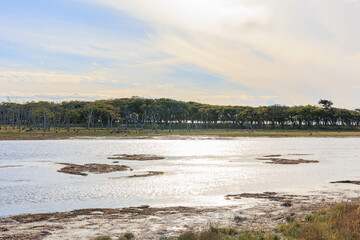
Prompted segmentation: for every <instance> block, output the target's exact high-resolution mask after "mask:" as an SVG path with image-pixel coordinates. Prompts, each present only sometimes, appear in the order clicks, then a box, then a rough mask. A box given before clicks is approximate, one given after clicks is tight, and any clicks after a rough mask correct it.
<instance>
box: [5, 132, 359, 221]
mask: <svg viewBox="0 0 360 240" xmlns="http://www.w3.org/2000/svg"><path fill="white" fill-rule="evenodd" d="M358 146H360V138H229V139H201V138H200V139H199V138H192V139H190V140H165V139H141V140H140V139H76V140H75V139H74V140H49V141H1V142H0V150H1V151H0V215H9V214H18V213H25V212H48V211H63V210H71V209H75V208H90V207H124V206H137V205H141V204H149V205H151V206H173V205H185V206H204V205H208V206H213V205H226V204H233V203H234V202H232V201H229V200H226V199H225V198H224V196H225V195H227V194H236V193H242V192H263V191H285V192H291V193H304V192H309V191H312V190H321V189H324V188H329V187H333V186H330V185H329V182H330V181H336V180H345V179H355V180H356V179H358V178H360V176H359V172H360V162H359V160H358V159H359V156H360V149H359V148H358ZM304 153H305V154H313V155H308V156H295V155H289V154H304ZM113 154H155V155H161V156H164V157H166V159H164V160H156V161H120V163H119V164H125V165H128V166H131V167H132V168H133V169H134V171H133V172H129V171H128V172H114V173H108V174H89V176H87V177H83V176H75V175H69V174H64V173H59V172H57V170H58V169H59V168H61V165H59V164H57V163H59V162H70V163H79V164H84V163H107V164H111V163H112V160H109V159H107V157H108V156H111V155H113ZM268 154H282V155H283V157H285V158H290V159H297V158H304V159H309V160H319V161H320V163H317V164H302V165H272V164H265V163H263V161H259V160H256V158H258V157H262V156H264V155H268ZM9 165H12V166H13V167H6V166H9ZM144 171H163V172H165V174H164V175H161V176H153V177H147V178H119V179H110V177H120V176H128V175H132V174H137V173H140V172H144ZM345 187H346V186H345Z"/></svg>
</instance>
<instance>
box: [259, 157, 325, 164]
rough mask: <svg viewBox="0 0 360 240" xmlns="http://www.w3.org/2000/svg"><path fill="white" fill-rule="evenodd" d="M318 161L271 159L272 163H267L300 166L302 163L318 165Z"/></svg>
mask: <svg viewBox="0 0 360 240" xmlns="http://www.w3.org/2000/svg"><path fill="white" fill-rule="evenodd" d="M318 162H319V161H317V160H305V159H297V160H291V159H284V158H280V159H270V162H265V163H268V164H300V163H318Z"/></svg>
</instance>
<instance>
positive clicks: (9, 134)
mask: <svg viewBox="0 0 360 240" xmlns="http://www.w3.org/2000/svg"><path fill="white" fill-rule="evenodd" d="M169 135H170V136H171V135H182V136H220V137H359V136H360V131H354V130H353V131H351V130H348V131H328V130H321V131H308V130H255V131H247V130H224V129H216V130H215V129H212V130H200V131H197V132H196V131H187V130H173V131H171V132H169V131H168V130H158V131H157V133H156V132H155V131H151V130H138V131H135V130H121V131H118V132H117V131H115V130H114V131H110V130H108V129H91V130H87V129H85V128H77V129H76V131H74V130H73V129H71V130H69V131H68V130H66V129H60V130H59V129H58V130H56V131H55V130H51V131H46V132H44V131H42V130H33V131H26V130H22V131H19V130H17V129H15V130H13V129H7V130H4V129H1V130H0V140H40V139H66V138H71V137H126V136H169Z"/></svg>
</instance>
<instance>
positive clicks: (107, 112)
mask: <svg viewBox="0 0 360 240" xmlns="http://www.w3.org/2000/svg"><path fill="white" fill-rule="evenodd" d="M319 103H320V104H322V106H321V107H317V106H312V105H306V106H293V107H288V106H281V105H273V106H260V107H248V106H217V105H209V104H201V103H197V102H183V101H176V100H172V99H164V98H161V99H147V98H139V97H133V98H119V99H111V100H97V101H64V102H61V103H54V102H44V101H42V102H27V103H23V104H20V103H14V102H11V101H7V102H2V103H0V128H1V129H8V128H12V129H18V130H19V131H21V130H26V131H31V130H32V129H42V130H44V131H49V130H51V129H53V130H56V129H59V128H66V129H68V130H70V129H74V130H76V129H77V128H79V127H83V128H87V129H92V128H108V129H113V130H115V129H118V130H121V129H130V128H131V129H135V130H136V131H137V130H140V129H144V128H146V129H153V130H154V131H157V130H158V128H161V129H169V131H171V130H173V129H187V130H189V131H190V130H195V131H198V130H201V129H220V128H221V129H248V130H254V129H314V128H334V129H338V128H347V129H351V128H356V127H357V126H359V125H360V110H359V109H357V110H348V109H342V108H334V107H332V102H331V101H327V100H321V101H319Z"/></svg>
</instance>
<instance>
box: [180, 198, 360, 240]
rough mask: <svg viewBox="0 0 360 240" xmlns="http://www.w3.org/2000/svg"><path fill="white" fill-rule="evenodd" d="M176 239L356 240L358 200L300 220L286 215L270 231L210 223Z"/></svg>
mask: <svg viewBox="0 0 360 240" xmlns="http://www.w3.org/2000/svg"><path fill="white" fill-rule="evenodd" d="M177 239H178V240H211V239H213V240H223V239H226V240H277V239H279V240H280V239H286V240H292V239H294V240H295V239H297V240H331V239H334V240H357V239H360V202H359V201H354V202H342V203H337V204H334V205H333V206H331V207H328V208H324V209H321V210H319V211H317V212H315V213H314V214H311V215H308V216H306V217H305V218H304V219H298V218H293V217H288V218H287V219H286V222H285V223H283V224H282V225H280V226H278V227H277V228H275V229H273V230H267V231H263V230H241V231H237V230H235V229H234V228H216V227H213V226H211V227H210V228H209V229H208V230H205V231H202V232H194V231H188V232H185V233H183V234H181V235H180V236H179V237H178V238H177Z"/></svg>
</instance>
